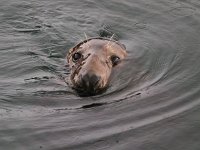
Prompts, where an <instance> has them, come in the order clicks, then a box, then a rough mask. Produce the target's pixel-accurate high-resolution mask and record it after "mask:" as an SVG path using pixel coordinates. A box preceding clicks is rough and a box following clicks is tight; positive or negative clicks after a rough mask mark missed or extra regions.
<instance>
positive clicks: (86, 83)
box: [81, 73, 101, 92]
mask: <svg viewBox="0 0 200 150" xmlns="http://www.w3.org/2000/svg"><path fill="white" fill-rule="evenodd" d="M100 79H101V78H100V76H97V75H95V74H93V73H87V74H85V75H84V76H83V77H82V79H81V83H82V86H83V87H84V88H86V89H88V90H90V91H91V92H92V91H95V89H96V88H97V86H98V83H99V81H100Z"/></svg>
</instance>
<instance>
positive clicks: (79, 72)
mask: <svg viewBox="0 0 200 150" xmlns="http://www.w3.org/2000/svg"><path fill="white" fill-rule="evenodd" d="M126 55H127V53H126V48H125V46H124V45H123V44H121V43H119V42H117V41H114V40H111V39H107V38H90V39H87V40H85V41H83V42H81V43H79V44H77V45H76V46H75V47H73V48H71V49H70V50H69V53H68V54H67V62H68V64H69V67H70V68H71V74H70V80H71V83H72V87H73V88H74V89H75V90H76V91H78V93H79V95H82V96H88V95H96V94H98V93H101V92H102V91H104V90H105V89H106V88H107V87H108V84H109V79H110V75H111V72H112V68H113V67H117V66H118V65H119V64H120V63H121V62H122V60H123V59H124V58H125V57H126Z"/></svg>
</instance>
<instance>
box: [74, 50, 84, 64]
mask: <svg viewBox="0 0 200 150" xmlns="http://www.w3.org/2000/svg"><path fill="white" fill-rule="evenodd" d="M81 57H82V55H81V54H80V53H78V52H77V53H74V54H73V56H72V59H73V62H77V61H78V60H79V59H80V58H81Z"/></svg>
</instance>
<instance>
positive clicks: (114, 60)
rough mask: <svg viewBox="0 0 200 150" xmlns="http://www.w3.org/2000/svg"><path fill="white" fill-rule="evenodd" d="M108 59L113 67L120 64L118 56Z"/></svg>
mask: <svg viewBox="0 0 200 150" xmlns="http://www.w3.org/2000/svg"><path fill="white" fill-rule="evenodd" d="M110 59H111V61H112V64H113V66H116V65H117V64H119V63H120V58H119V57H118V56H111V58H110Z"/></svg>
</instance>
